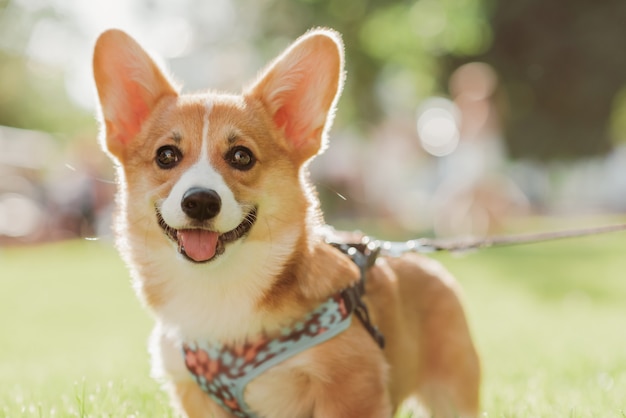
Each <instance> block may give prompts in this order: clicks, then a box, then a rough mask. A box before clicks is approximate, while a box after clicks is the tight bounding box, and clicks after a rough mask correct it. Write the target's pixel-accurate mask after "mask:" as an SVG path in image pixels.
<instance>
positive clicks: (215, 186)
mask: <svg viewBox="0 0 626 418" xmlns="http://www.w3.org/2000/svg"><path fill="white" fill-rule="evenodd" d="M205 106H206V112H205V114H204V118H203V121H202V138H201V145H200V153H199V154H198V159H197V161H196V163H195V164H194V165H192V166H191V167H189V169H188V170H187V171H185V172H184V173H183V175H182V176H181V177H180V179H178V181H177V182H176V184H174V187H173V188H172V190H171V191H170V193H169V195H168V196H167V198H165V200H164V201H163V204H162V206H161V215H162V216H163V220H164V221H165V222H166V223H167V224H168V225H169V226H171V227H172V228H175V229H183V228H185V227H187V226H189V224H190V219H189V218H188V217H187V215H186V214H185V213H184V212H183V210H182V207H181V202H182V199H183V196H184V195H185V193H186V192H187V190H189V189H191V188H192V187H201V188H205V189H211V190H214V191H215V192H217V194H218V195H219V197H220V199H221V201H222V208H221V210H220V212H219V214H218V215H217V216H216V217H215V219H214V220H213V224H212V227H213V229H215V230H216V231H218V232H221V233H223V232H227V231H230V230H232V229H234V228H236V227H237V226H238V225H239V224H240V223H241V221H242V219H243V216H244V212H243V210H242V209H241V207H240V205H239V204H238V203H237V200H236V199H235V196H234V195H233V192H232V191H231V190H230V188H229V187H228V185H227V184H226V182H225V181H224V178H223V177H222V175H221V174H220V173H219V172H218V171H217V170H216V169H215V168H214V167H213V166H212V165H211V162H210V159H209V140H210V124H209V116H210V114H211V110H212V109H213V102H211V101H210V100H207V102H206V104H205Z"/></svg>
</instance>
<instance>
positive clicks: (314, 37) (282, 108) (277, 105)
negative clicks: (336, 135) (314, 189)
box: [247, 29, 344, 162]
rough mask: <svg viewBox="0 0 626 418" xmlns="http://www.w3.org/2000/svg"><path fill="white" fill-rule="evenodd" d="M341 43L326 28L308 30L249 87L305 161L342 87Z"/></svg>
mask: <svg viewBox="0 0 626 418" xmlns="http://www.w3.org/2000/svg"><path fill="white" fill-rule="evenodd" d="M343 80H344V70H343V43H342V41H341V37H340V35H339V34H338V33H337V32H335V31H332V30H330V29H317V30H312V31H310V32H307V33H306V34H305V35H303V36H302V37H300V38H299V39H298V40H296V41H295V42H294V43H293V44H292V45H291V46H290V47H289V48H287V49H286V50H285V52H283V54H282V55H280V56H279V57H278V58H276V60H274V61H273V62H272V63H271V64H270V65H269V66H268V67H267V69H266V70H265V71H264V72H263V73H262V74H261V76H260V77H259V79H258V80H257V81H256V82H255V83H254V84H253V86H252V87H251V88H250V89H249V90H248V93H247V95H249V96H252V97H255V98H257V99H259V100H261V102H262V103H263V104H264V105H265V106H266V108H267V109H268V111H269V112H270V115H271V116H272V119H273V121H274V123H275V124H276V126H277V127H278V128H279V129H281V130H282V131H283V132H284V135H285V138H286V140H287V142H288V146H289V147H290V148H291V151H292V154H293V155H294V157H296V158H297V159H298V160H299V162H304V161H306V160H308V159H309V158H311V157H313V156H314V155H316V154H318V153H319V152H321V151H322V150H323V149H324V146H325V143H326V134H327V132H328V130H329V128H330V126H331V125H332V120H333V117H334V111H335V105H336V103H337V100H338V99H339V96H340V94H341V89H342V87H343Z"/></svg>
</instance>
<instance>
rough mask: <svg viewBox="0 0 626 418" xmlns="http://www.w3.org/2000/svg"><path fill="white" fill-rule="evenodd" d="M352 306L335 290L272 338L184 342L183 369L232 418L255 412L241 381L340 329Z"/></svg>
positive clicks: (245, 417) (249, 416)
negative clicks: (235, 342) (242, 341)
mask: <svg viewBox="0 0 626 418" xmlns="http://www.w3.org/2000/svg"><path fill="white" fill-rule="evenodd" d="M351 318H352V311H351V310H348V309H347V307H346V304H345V302H344V299H343V298H342V296H341V294H340V293H338V294H336V295H334V296H333V297H331V298H330V299H328V300H327V301H326V302H324V303H322V304H321V305H319V306H318V307H317V308H316V309H315V310H314V311H312V312H310V313H309V314H308V315H307V316H306V317H305V318H303V319H302V320H301V321H299V322H297V323H296V324H295V325H294V326H292V327H291V328H285V329H283V330H282V331H281V333H280V335H278V336H277V337H274V338H271V339H267V338H263V339H261V340H259V341H256V342H254V343H245V344H242V345H239V346H227V345H223V344H220V343H216V342H207V341H204V342H195V343H190V344H184V345H183V356H184V359H185V364H186V366H187V369H188V370H189V372H190V373H191V374H192V376H193V377H194V379H195V381H196V382H197V383H198V385H199V386H200V387H201V388H202V390H203V391H205V392H206V393H207V394H208V395H209V396H210V397H211V398H212V399H213V400H214V401H215V402H217V403H218V404H219V405H220V406H221V407H223V408H224V409H226V410H227V411H228V412H230V413H232V414H233V415H235V416H237V417H242V418H254V417H256V415H255V414H254V412H253V411H252V410H251V409H250V408H249V407H248V405H247V404H246V402H245V401H244V399H243V394H244V390H245V388H246V386H247V385H248V383H250V381H252V380H253V379H254V378H256V377H258V376H259V375H260V374H262V373H263V372H265V371H266V370H268V369H269V368H271V367H273V366H275V365H277V364H278V363H281V362H283V361H285V360H287V359H288V358H290V357H293V356H295V355H296V354H298V353H300V352H302V351H304V350H306V349H308V348H311V347H313V346H315V345H317V344H320V343H322V342H324V341H326V340H329V339H331V338H333V337H334V336H336V335H337V334H339V333H341V332H343V331H345V330H346V329H347V328H348V327H349V326H350V323H351Z"/></svg>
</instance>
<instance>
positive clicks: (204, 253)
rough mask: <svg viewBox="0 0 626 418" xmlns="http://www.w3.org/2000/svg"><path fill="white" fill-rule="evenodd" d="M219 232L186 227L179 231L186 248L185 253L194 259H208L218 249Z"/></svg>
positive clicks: (179, 236)
mask: <svg viewBox="0 0 626 418" xmlns="http://www.w3.org/2000/svg"><path fill="white" fill-rule="evenodd" d="M218 238H219V234H218V233H217V232H212V231H205V230H203V229H184V230H181V231H178V239H179V240H180V243H181V245H182V246H183V248H184V249H185V254H187V256H188V257H189V258H191V259H192V260H194V261H207V260H210V259H211V258H213V256H215V252H216V251H217V239H218Z"/></svg>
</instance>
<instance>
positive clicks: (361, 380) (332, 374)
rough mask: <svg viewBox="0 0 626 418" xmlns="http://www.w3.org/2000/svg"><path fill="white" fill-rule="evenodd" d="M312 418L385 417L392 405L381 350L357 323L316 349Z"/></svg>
mask: <svg viewBox="0 0 626 418" xmlns="http://www.w3.org/2000/svg"><path fill="white" fill-rule="evenodd" d="M315 351H316V352H315V354H314V355H315V357H317V359H318V363H317V364H318V367H321V368H323V370H324V372H323V373H317V376H318V379H316V380H315V381H314V383H313V387H314V391H315V392H314V393H315V402H314V405H315V406H314V412H313V418H351V417H355V418H356V417H358V418H388V417H391V416H392V414H393V406H392V403H391V400H390V395H389V391H388V388H387V372H388V370H387V369H388V365H387V363H386V361H385V358H384V356H383V351H382V350H381V349H380V348H379V347H378V346H377V345H376V343H375V342H374V340H373V339H372V337H371V336H370V335H369V334H368V333H367V331H365V328H363V326H362V325H361V323H360V322H359V321H358V320H356V319H355V320H353V323H352V325H351V327H350V328H349V329H348V330H347V331H346V332H344V333H343V334H341V335H339V336H337V337H336V338H335V339H334V340H332V341H330V342H328V343H326V344H322V345H320V346H319V347H317V348H316V350H315Z"/></svg>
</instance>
